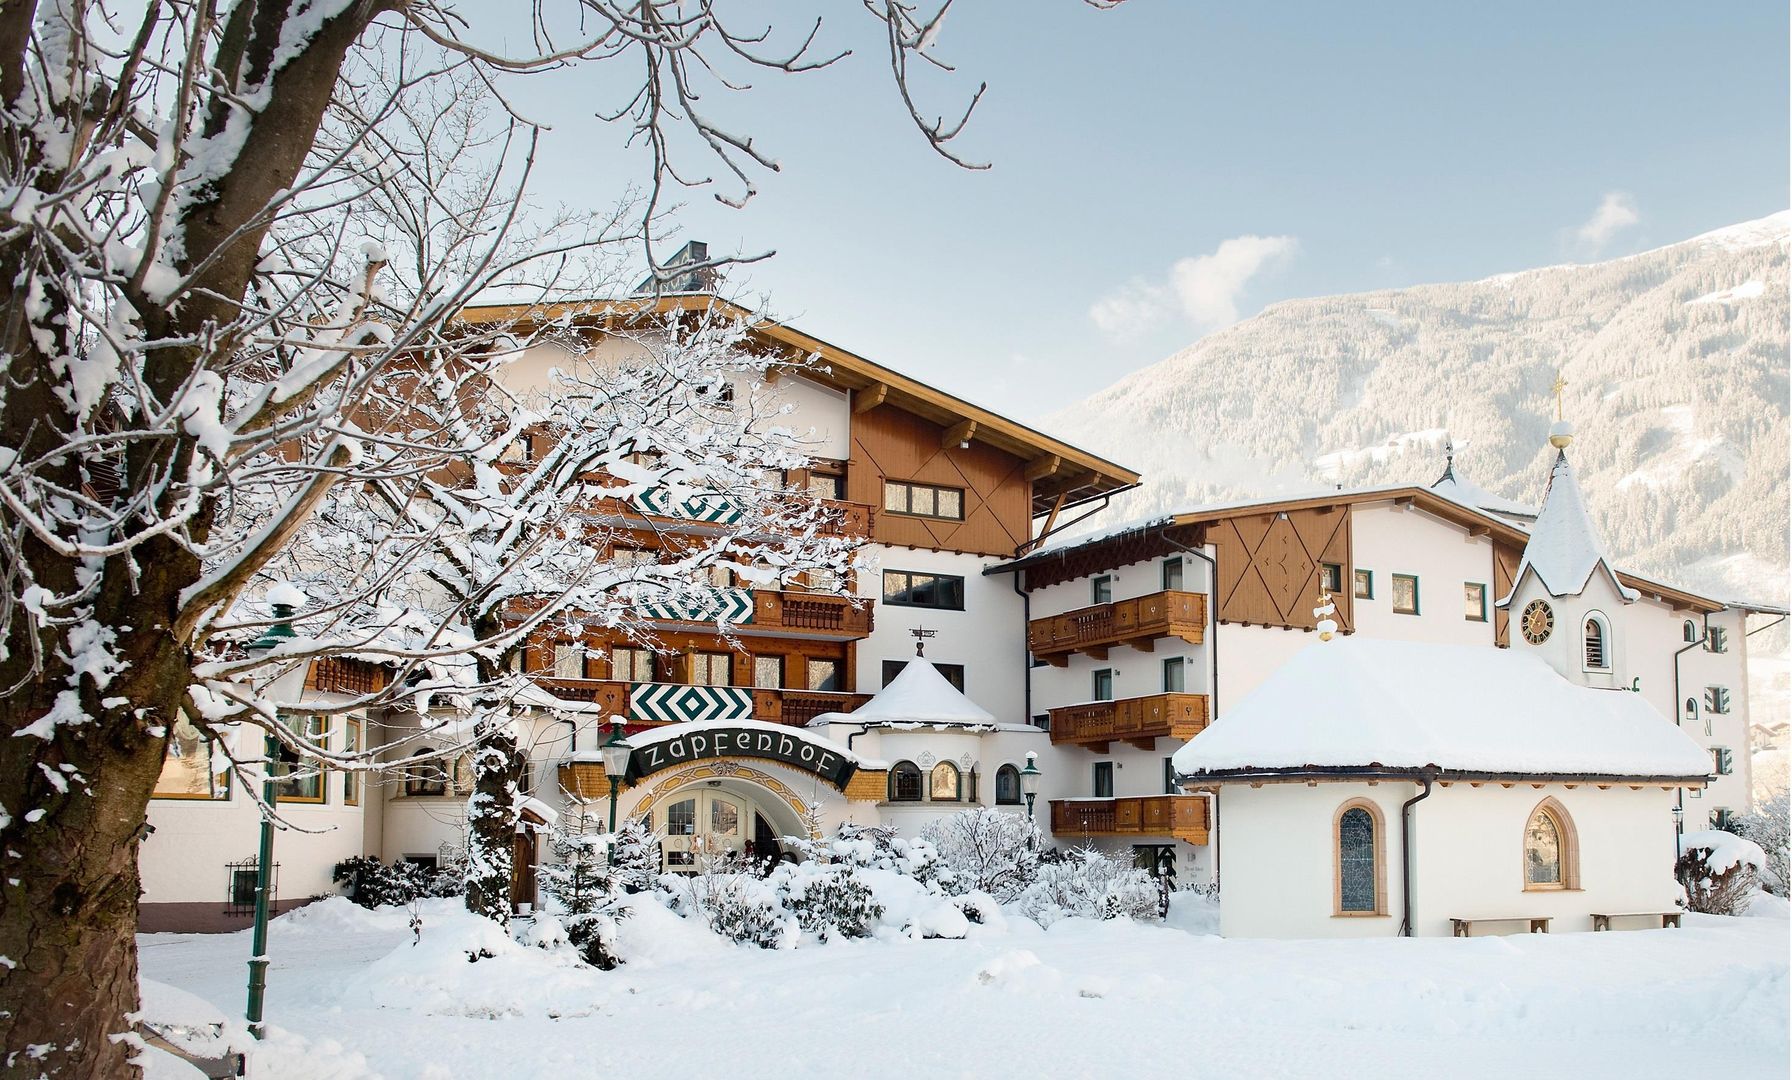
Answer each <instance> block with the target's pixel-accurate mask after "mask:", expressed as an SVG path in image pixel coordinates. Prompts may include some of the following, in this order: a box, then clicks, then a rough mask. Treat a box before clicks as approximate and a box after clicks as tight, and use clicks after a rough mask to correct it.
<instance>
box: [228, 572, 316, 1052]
mask: <svg viewBox="0 0 1792 1080" xmlns="http://www.w3.org/2000/svg"><path fill="white" fill-rule="evenodd" d="M304 603H305V594H304V593H302V592H300V591H299V590H298V588H297V587H295V586H293V585H291V584H289V583H286V582H282V583H280V584H279V585H276V586H274V588H273V589H271V590H270V591H269V592H268V604H269V606H270V607H271V608H272V609H273V616H274V622H273V623H272V625H270V626H269V627H268V628H267V629H266V630H264V631H262V633H261V636H260V637H258V638H256V639H255V640H254V641H252V642H250V643H249V644H248V645H246V646H244V647H243V651H244V652H246V653H248V654H249V656H251V657H253V658H256V659H260V658H261V657H264V656H266V655H267V654H268V653H270V652H272V651H274V650H275V649H276V648H278V647H280V646H281V645H284V644H285V643H286V642H288V641H292V640H294V639H296V638H297V637H298V634H297V633H295V632H294V631H293V628H292V620H293V616H294V615H296V614H298V609H299V608H300V607H302V606H304ZM309 666H310V665H309V664H308V663H303V662H300V663H293V664H291V665H290V667H291V669H292V670H290V671H286V672H283V673H282V674H281V675H279V676H278V677H277V678H275V679H274V680H273V681H272V682H271V683H269V684H268V689H267V693H268V695H269V696H271V697H272V698H273V699H274V702H275V705H276V706H278V705H280V704H281V703H285V702H287V699H288V697H289V696H290V698H291V700H292V701H295V702H296V701H297V700H298V698H299V695H301V694H303V693H304V690H305V669H306V668H307V667H309ZM279 753H280V741H279V740H278V739H276V738H274V736H273V735H271V734H270V735H268V736H267V739H266V743H265V746H264V749H263V762H262V766H261V797H262V800H263V801H264V802H266V803H267V808H266V809H265V810H263V811H262V813H261V846H260V848H259V849H258V850H257V852H256V856H255V929H254V932H253V934H252V936H251V944H250V946H249V1003H248V1007H247V1008H246V1009H245V1010H244V1012H245V1013H246V1015H247V1018H248V1021H249V1033H250V1034H251V1035H253V1036H255V1037H256V1038H257V1039H259V1038H261V1037H262V1033H263V1032H262V1025H261V1006H262V1001H263V998H264V997H265V996H266V994H267V986H268V904H269V899H270V897H269V894H270V893H272V892H273V881H274V806H275V804H277V803H278V802H279V800H280V790H279V787H280V785H279V780H278V778H277V777H276V776H275V771H274V763H275V761H276V760H277V758H278V756H279Z"/></svg>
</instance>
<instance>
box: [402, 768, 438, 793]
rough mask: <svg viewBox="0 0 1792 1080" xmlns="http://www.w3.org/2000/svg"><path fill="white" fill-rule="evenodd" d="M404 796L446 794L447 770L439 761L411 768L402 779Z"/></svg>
mask: <svg viewBox="0 0 1792 1080" xmlns="http://www.w3.org/2000/svg"><path fill="white" fill-rule="evenodd" d="M404 793H405V794H406V795H446V794H448V770H447V768H446V767H445V766H444V764H443V763H442V762H440V761H426V762H422V763H421V764H417V765H413V766H411V769H410V771H409V772H408V773H406V774H405V778H404Z"/></svg>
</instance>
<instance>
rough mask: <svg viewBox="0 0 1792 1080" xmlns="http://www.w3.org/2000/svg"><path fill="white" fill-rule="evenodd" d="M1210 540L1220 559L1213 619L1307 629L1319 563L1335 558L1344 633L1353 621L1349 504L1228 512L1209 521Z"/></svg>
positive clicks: (1339, 617) (1313, 621)
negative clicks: (1338, 569) (1337, 569)
mask: <svg viewBox="0 0 1792 1080" xmlns="http://www.w3.org/2000/svg"><path fill="white" fill-rule="evenodd" d="M1207 539H1208V540H1209V541H1210V542H1211V543H1212V544H1213V546H1214V551H1215V553H1216V558H1217V560H1218V563H1219V582H1218V585H1219V587H1218V589H1217V590H1216V592H1217V603H1218V608H1217V611H1216V612H1215V617H1216V618H1217V619H1218V621H1220V622H1223V623H1225V622H1232V623H1245V624H1250V625H1256V626H1285V627H1299V628H1301V629H1305V630H1311V629H1313V628H1314V627H1315V626H1316V625H1317V624H1318V619H1317V618H1315V617H1314V615H1313V609H1314V608H1315V607H1317V606H1318V599H1319V589H1320V576H1319V566H1320V564H1321V563H1335V564H1336V565H1337V566H1338V567H1340V575H1341V578H1342V586H1343V587H1342V588H1340V589H1339V590H1338V592H1337V593H1336V594H1334V596H1333V599H1334V600H1335V601H1336V603H1337V606H1338V614H1337V615H1336V616H1335V618H1336V621H1337V623H1338V626H1339V628H1340V629H1342V630H1344V631H1345V632H1349V631H1351V630H1352V629H1354V628H1355V618H1354V616H1353V610H1352V603H1351V601H1352V597H1351V588H1350V572H1351V566H1352V559H1351V548H1350V508H1349V507H1348V506H1326V507H1314V508H1309V509H1301V510H1289V511H1284V512H1272V513H1264V514H1241V515H1237V516H1233V517H1226V518H1222V519H1220V520H1218V521H1215V522H1213V523H1211V524H1210V525H1208V526H1207Z"/></svg>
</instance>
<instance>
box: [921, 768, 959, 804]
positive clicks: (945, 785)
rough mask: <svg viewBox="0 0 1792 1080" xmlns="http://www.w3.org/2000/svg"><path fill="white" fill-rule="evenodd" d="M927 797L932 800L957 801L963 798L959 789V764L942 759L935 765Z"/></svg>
mask: <svg viewBox="0 0 1792 1080" xmlns="http://www.w3.org/2000/svg"><path fill="white" fill-rule="evenodd" d="M927 798H928V800H929V801H931V802H957V801H958V800H959V799H961V798H963V796H962V794H961V793H960V792H959V789H958V766H956V765H954V764H952V763H951V762H950V761H942V762H940V763H939V764H938V765H935V766H934V767H933V773H932V779H931V780H930V782H929V783H928V785H927Z"/></svg>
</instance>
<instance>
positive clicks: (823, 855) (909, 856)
mask: <svg viewBox="0 0 1792 1080" xmlns="http://www.w3.org/2000/svg"><path fill="white" fill-rule="evenodd" d="M784 843H785V846H786V847H787V848H788V849H789V850H791V851H793V852H795V853H797V854H799V855H801V856H803V857H804V858H806V859H811V860H818V861H820V862H825V863H835V864H842V863H843V864H848V865H852V866H857V867H863V868H865V869H870V870H888V871H890V872H891V873H896V874H901V875H902V876H904V877H911V878H914V879H915V880H916V881H919V882H921V883H922V884H924V885H925V884H930V883H932V882H935V881H937V880H939V876H940V872H941V864H940V856H939V852H938V851H936V850H934V846H933V845H932V844H930V843H928V842H927V841H925V840H905V839H903V838H902V837H900V836H897V835H896V830H895V828H894V827H892V826H889V825H854V824H852V823H851V822H848V823H846V824H843V825H841V826H840V833H839V835H838V836H836V837H835V838H834V839H832V840H820V841H817V840H810V839H808V838H806V837H797V836H787V837H785V838H784Z"/></svg>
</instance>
